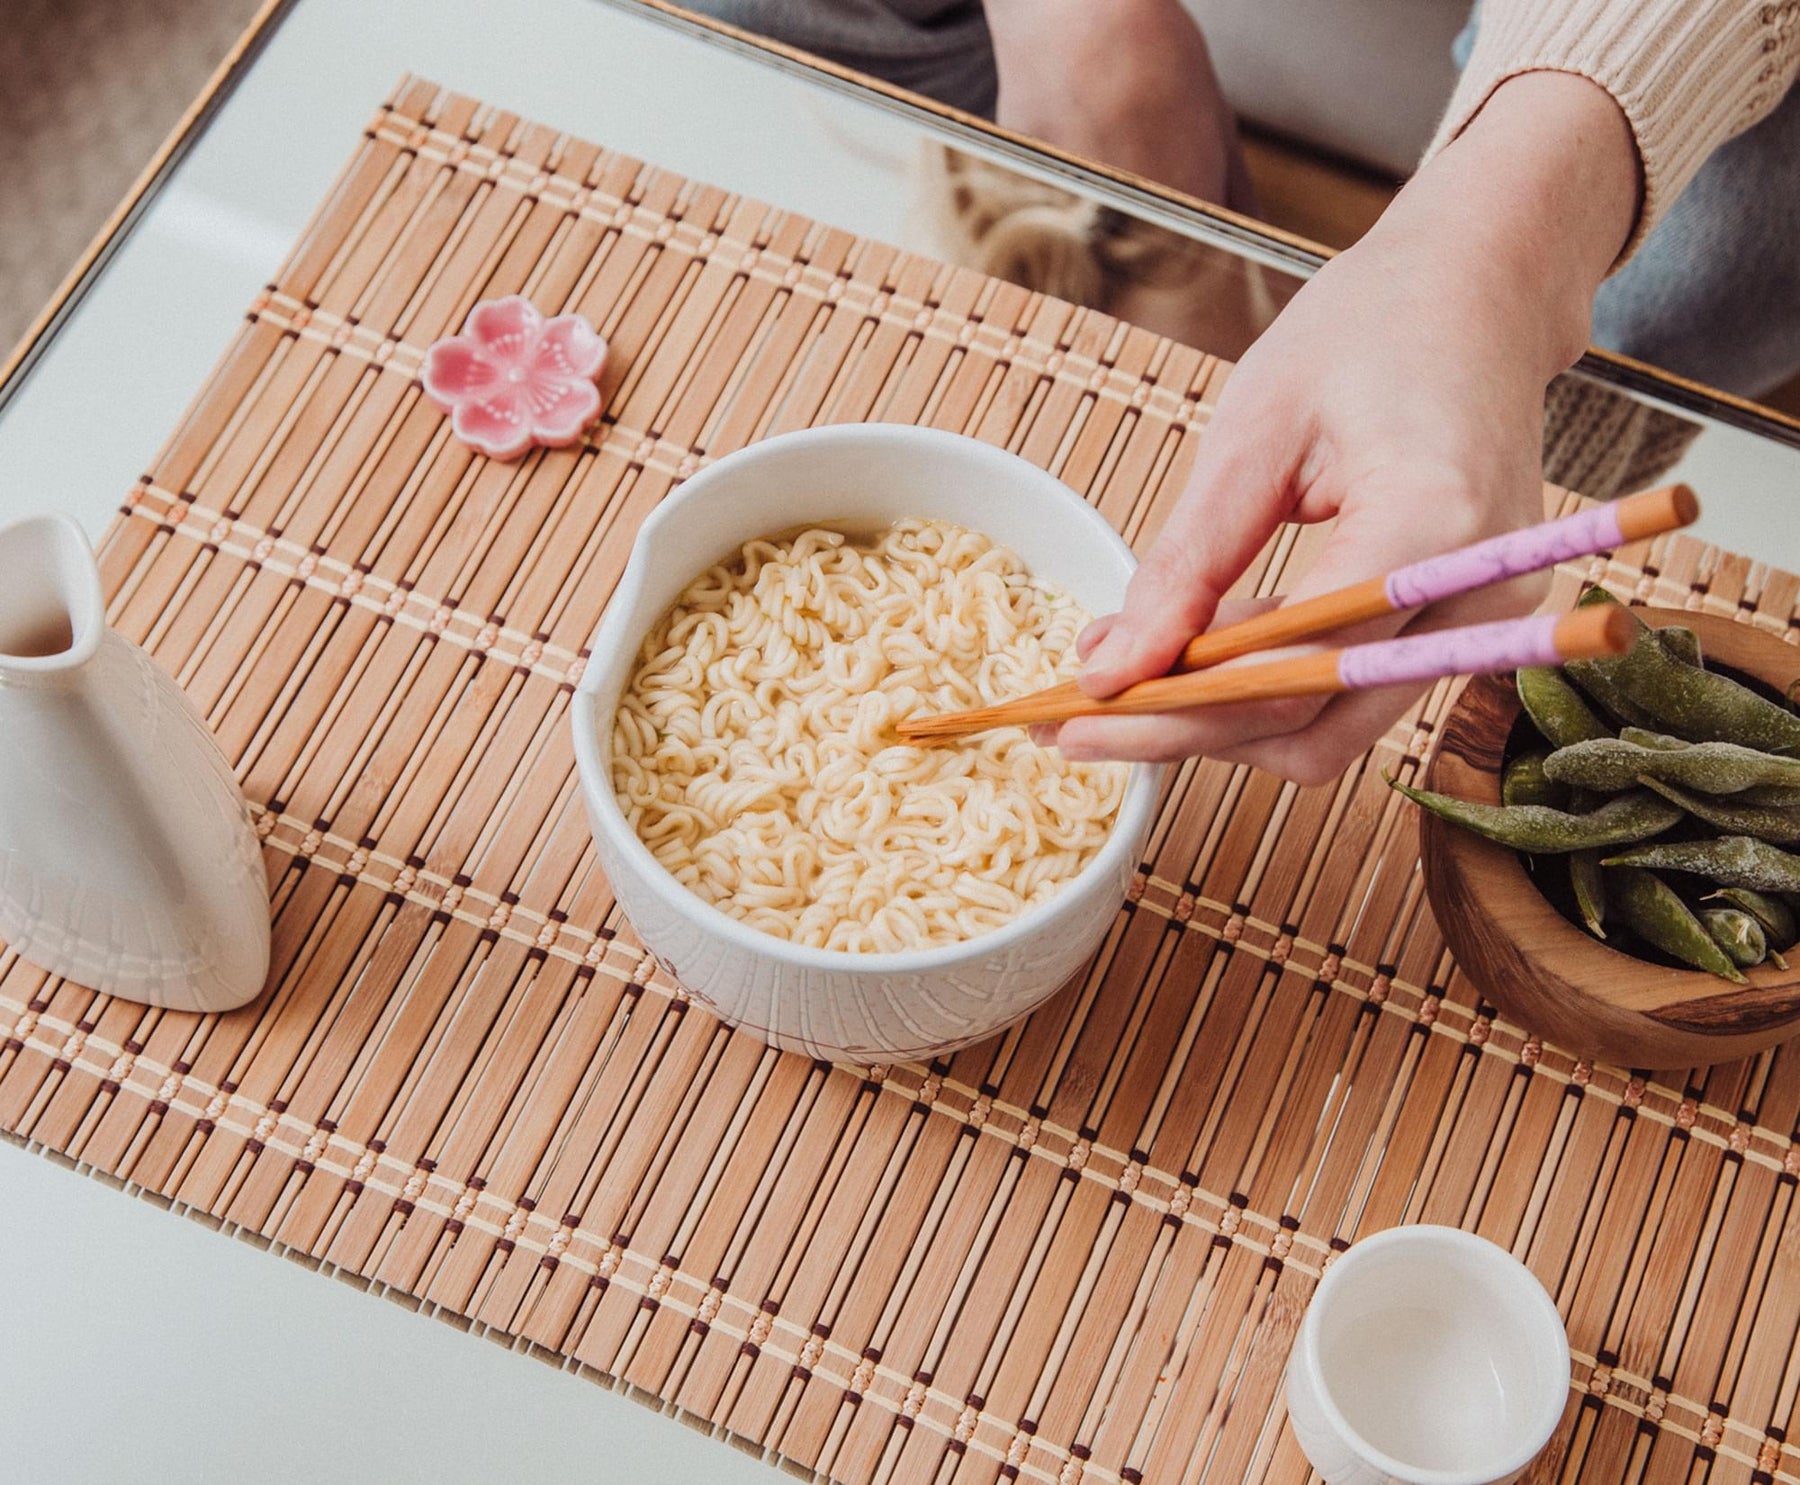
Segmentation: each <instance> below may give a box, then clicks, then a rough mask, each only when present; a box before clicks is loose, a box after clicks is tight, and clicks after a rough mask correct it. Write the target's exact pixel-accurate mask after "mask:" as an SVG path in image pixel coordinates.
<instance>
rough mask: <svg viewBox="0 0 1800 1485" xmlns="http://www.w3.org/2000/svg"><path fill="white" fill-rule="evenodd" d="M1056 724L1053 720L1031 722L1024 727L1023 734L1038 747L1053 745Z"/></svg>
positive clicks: (1054, 743) (1054, 742)
mask: <svg viewBox="0 0 1800 1485" xmlns="http://www.w3.org/2000/svg"><path fill="white" fill-rule="evenodd" d="M1056 725H1057V724H1056V723H1054V722H1033V723H1032V724H1031V726H1029V727H1027V728H1026V729H1025V735H1026V736H1027V737H1029V738H1030V739H1031V740H1032V741H1033V742H1034V743H1036V744H1037V745H1038V746H1039V747H1040V748H1049V747H1054V746H1055V745H1056Z"/></svg>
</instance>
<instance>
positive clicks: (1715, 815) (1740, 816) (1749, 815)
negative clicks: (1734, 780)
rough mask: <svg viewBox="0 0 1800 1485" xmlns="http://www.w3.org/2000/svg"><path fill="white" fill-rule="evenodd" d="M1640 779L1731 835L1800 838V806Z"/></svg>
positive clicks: (1787, 841) (1777, 841) (1782, 841)
mask: <svg viewBox="0 0 1800 1485" xmlns="http://www.w3.org/2000/svg"><path fill="white" fill-rule="evenodd" d="M1540 771H1541V770H1540ZM1545 782H1546V783H1548V782H1549V781H1548V780H1545ZM1638 782H1639V783H1641V784H1642V785H1643V786H1644V787H1645V788H1646V789H1654V790H1655V791H1656V792H1657V793H1658V794H1660V795H1662V797H1663V798H1664V799H1668V800H1673V801H1674V802H1675V803H1676V804H1678V805H1680V806H1681V807H1682V808H1683V809H1684V810H1686V811H1687V812H1688V813H1689V814H1690V815H1692V816H1693V817H1694V818H1695V819H1696V820H1700V821H1702V822H1704V823H1705V824H1708V825H1711V826H1713V827H1714V828H1715V829H1718V830H1723V831H1725V832H1727V833H1728V834H1730V835H1753V836H1755V837H1756V838H1757V839H1758V840H1765V841H1769V842H1771V843H1772V844H1774V845H1778V846H1791V845H1793V844H1794V843H1795V842H1796V841H1800V810H1774V809H1765V808H1763V807H1761V806H1759V805H1754V804H1741V803H1739V802H1738V799H1737V797H1736V796H1735V795H1730V794H1727V795H1722V796H1721V795H1710V794H1690V793H1689V792H1688V791H1687V790H1685V789H1678V788H1676V787H1675V785H1673V784H1665V783H1663V782H1662V781H1661V780H1660V779H1653V778H1651V777H1650V775H1649V774H1640V775H1639V776H1638Z"/></svg>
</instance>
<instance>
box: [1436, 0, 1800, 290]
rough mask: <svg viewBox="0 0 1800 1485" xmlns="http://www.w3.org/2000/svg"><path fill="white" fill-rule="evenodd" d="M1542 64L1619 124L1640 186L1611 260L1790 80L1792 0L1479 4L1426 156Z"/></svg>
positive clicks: (1797, 1)
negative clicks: (1587, 87)
mask: <svg viewBox="0 0 1800 1485" xmlns="http://www.w3.org/2000/svg"><path fill="white" fill-rule="evenodd" d="M1545 71H1549V72H1574V73H1579V74H1580V75H1581V76H1583V77H1586V78H1589V79H1591V80H1592V81H1594V82H1596V83H1598V84H1599V85H1600V86H1601V87H1603V88H1605V89H1606V91H1607V92H1609V93H1610V94H1612V96H1613V97H1614V98H1615V99H1617V100H1618V103H1619V107H1620V108H1622V109H1623V110H1624V111H1625V117H1626V118H1627V119H1628V120H1629V121H1630V124H1631V130H1632V133H1633V134H1634V135H1635V136H1636V139H1637V147H1638V155H1639V158H1640V160H1641V161H1642V163H1643V172H1644V174H1643V181H1644V192H1643V200H1642V204H1641V208H1640V210H1639V214H1638V221H1637V225H1636V228H1635V229H1634V231H1633V232H1632V235H1631V240H1630V242H1628V243H1627V244H1626V247H1625V251H1624V252H1623V253H1622V254H1620V258H1619V261H1620V262H1621V263H1622V262H1624V260H1625V259H1626V258H1628V257H1630V256H1631V254H1632V253H1633V252H1634V251H1636V249H1637V247H1638V244H1639V243H1641V242H1642V241H1643V239H1644V236H1645V234H1646V233H1648V232H1649V230H1650V229H1651V228H1652V227H1653V226H1655V225H1656V223H1657V222H1658V221H1659V220H1661V218H1662V215H1663V213H1664V212H1666V211H1667V210H1668V209H1669V207H1670V205H1671V204H1673V202H1674V200H1675V198H1676V197H1677V196H1679V195H1680V194H1681V191H1682V188H1683V187H1684V186H1686V185H1687V183H1688V182H1689V181H1690V180H1691V179H1692V178H1693V175H1694V172H1695V171H1696V170H1698V169H1699V168H1700V166H1701V164H1702V163H1703V162H1704V161H1705V159H1706V157H1707V156H1708V155H1710V154H1711V153H1712V152H1713V151H1714V150H1715V149H1717V148H1718V147H1719V146H1720V145H1721V144H1723V143H1724V142H1725V141H1726V140H1728V139H1730V138H1731V137H1732V136H1733V135H1736V134H1741V133H1742V132H1743V131H1744V130H1746V129H1748V128H1749V127H1750V126H1751V125H1752V124H1754V123H1756V122H1757V121H1758V120H1759V119H1761V118H1762V117H1763V116H1764V115H1765V114H1767V113H1769V112H1770V111H1771V110H1772V109H1773V108H1774V107H1775V105H1776V104H1777V103H1779V102H1780V101H1781V98H1782V95H1783V94H1785V93H1786V92H1787V90H1788V88H1789V87H1790V86H1791V85H1792V84H1793V82H1794V79H1795V76H1796V74H1797V73H1800V0H1777V3H1764V0H1482V5H1481V12H1480V25H1479V27H1478V29H1477V32H1476V40H1475V50H1474V53H1473V54H1472V55H1471V56H1470V58H1469V65H1468V66H1467V67H1466V68H1464V69H1463V75H1462V81H1461V82H1460V83H1459V84H1458V85H1457V88H1456V92H1455V94H1454V95H1453V96H1452V97H1451V100H1450V107H1449V110H1448V112H1447V113H1446V114H1445V116H1444V121H1443V123H1442V124H1440V125H1439V127H1438V133H1437V138H1436V139H1435V140H1434V141H1433V143H1432V146H1431V150H1430V151H1429V154H1436V153H1437V151H1438V150H1439V149H1441V148H1442V147H1443V146H1444V145H1445V144H1448V143H1449V142H1450V141H1451V140H1452V139H1454V138H1455V137H1456V136H1457V135H1458V134H1459V133H1461V132H1462V130H1463V129H1464V128H1465V127H1467V125H1468V123H1469V121H1470V120H1471V119H1473V118H1474V117H1475V115H1476V114H1477V113H1479V112H1480V111H1481V107H1482V105H1483V104H1484V103H1486V102H1487V100H1488V98H1489V97H1490V96H1491V95H1492V93H1493V91H1494V89H1496V88H1497V87H1499V86H1500V84H1501V83H1503V82H1505V81H1506V80H1507V79H1508V78H1511V77H1517V76H1518V75H1519V74H1520V73H1522V72H1545ZM1428 158H1429V155H1428ZM1796 168H1800V163H1797V165H1796Z"/></svg>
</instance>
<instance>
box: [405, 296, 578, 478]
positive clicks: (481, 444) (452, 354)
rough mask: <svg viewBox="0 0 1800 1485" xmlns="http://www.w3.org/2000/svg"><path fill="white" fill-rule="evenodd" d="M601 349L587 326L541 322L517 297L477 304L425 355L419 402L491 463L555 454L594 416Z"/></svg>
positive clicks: (558, 319)
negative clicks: (444, 417)
mask: <svg viewBox="0 0 1800 1485" xmlns="http://www.w3.org/2000/svg"><path fill="white" fill-rule="evenodd" d="M605 365H606V341H605V340H604V339H602V338H601V336H600V334H599V333H598V332H597V331H596V330H595V329H594V327H593V326H592V325H591V324H589V323H588V321H587V319H586V318H585V317H584V316H582V315H578V314H561V315H557V316H555V317H554V318H552V319H546V318H545V317H544V316H543V315H542V314H540V313H539V312H538V310H537V307H536V306H535V305H533V304H532V303H531V301H530V300H528V299H526V298H524V297H523V296H522V295H518V294H508V295H507V296H506V297H505V298H504V299H484V300H482V301H481V302H480V303H479V304H477V305H476V306H475V307H474V308H473V309H471V310H470V311H469V318H468V320H467V321H466V322H465V323H464V325H463V328H462V333H461V334H459V335H451V336H448V337H446V338H445V339H443V340H440V341H438V342H437V343H436V344H434V345H433V346H432V347H431V349H430V350H428V351H426V353H425V365H424V368H423V370H422V372H421V380H422V381H423V382H424V385H425V395H426V396H427V397H429V398H430V399H431V400H432V402H434V403H435V404H436V405H437V406H438V407H439V408H441V409H442V410H443V411H444V412H446V413H448V414H449V415H450V426H451V428H452V430H453V431H454V432H455V434H456V436H457V437H458V438H460V439H461V440H462V441H463V442H464V443H466V444H468V445H470V447H472V448H475V449H478V450H479V451H480V452H482V453H483V454H486V455H487V457H488V458H490V459H516V458H518V457H519V456H520V455H521V454H523V453H525V452H527V451H528V450H530V449H533V448H561V447H563V446H564V445H566V444H571V443H574V442H575V441H576V440H577V439H579V438H580V437H581V433H582V430H583V429H584V428H586V427H587V426H588V424H589V423H591V422H593V421H594V419H595V418H597V417H598V416H599V415H600V389H599V387H598V386H596V385H595V380H596V378H598V377H599V375H600V372H601V370H602V369H603V368H604V367H605Z"/></svg>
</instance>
